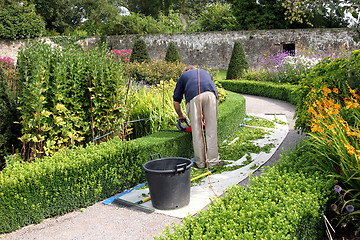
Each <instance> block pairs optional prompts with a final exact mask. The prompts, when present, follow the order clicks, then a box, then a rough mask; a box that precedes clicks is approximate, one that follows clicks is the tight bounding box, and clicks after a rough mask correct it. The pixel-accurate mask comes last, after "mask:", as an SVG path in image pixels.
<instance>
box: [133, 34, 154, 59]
mask: <svg viewBox="0 0 360 240" xmlns="http://www.w3.org/2000/svg"><path fill="white" fill-rule="evenodd" d="M130 62H138V63H142V62H151V59H150V55H149V52H148V49H147V46H146V43H145V41H144V39H142V38H136V39H135V40H134V43H133V46H132V53H131V56H130Z"/></svg>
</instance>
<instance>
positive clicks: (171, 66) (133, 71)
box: [125, 61, 185, 85]
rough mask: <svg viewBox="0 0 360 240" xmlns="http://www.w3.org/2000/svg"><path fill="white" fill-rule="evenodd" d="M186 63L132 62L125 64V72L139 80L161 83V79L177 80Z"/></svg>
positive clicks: (152, 83) (151, 83) (148, 82)
mask: <svg viewBox="0 0 360 240" xmlns="http://www.w3.org/2000/svg"><path fill="white" fill-rule="evenodd" d="M184 67H185V65H184V64H183V63H181V62H165V61H164V62H142V63H139V62H137V61H136V62H130V63H128V64H126V65H125V72H126V74H127V75H129V76H131V77H132V78H133V79H134V80H135V81H137V82H145V83H146V84H149V85H155V84H159V83H160V81H162V80H165V81H169V80H170V79H172V80H174V81H177V79H178V78H179V77H180V75H181V73H182V70H183V69H184Z"/></svg>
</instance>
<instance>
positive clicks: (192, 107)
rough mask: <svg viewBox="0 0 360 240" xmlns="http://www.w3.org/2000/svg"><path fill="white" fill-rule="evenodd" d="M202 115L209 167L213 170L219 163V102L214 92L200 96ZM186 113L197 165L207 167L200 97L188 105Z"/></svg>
mask: <svg viewBox="0 0 360 240" xmlns="http://www.w3.org/2000/svg"><path fill="white" fill-rule="evenodd" d="M200 99H201V106H202V113H203V115H204V119H205V133H206V134H205V136H206V137H205V139H206V146H207V148H206V151H207V160H208V164H209V165H208V167H209V168H211V167H213V166H214V165H216V164H217V163H218V162H219V152H218V144H217V114H218V101H217V99H216V96H215V94H214V93H213V92H203V93H201V94H200ZM186 112H187V115H188V116H189V118H190V122H191V131H192V140H193V147H194V155H195V156H194V158H195V164H196V165H197V167H198V168H205V167H206V160H205V147H204V139H203V135H202V129H201V111H200V103H199V95H198V96H196V97H194V98H193V99H192V100H191V101H190V102H188V103H187V104H186Z"/></svg>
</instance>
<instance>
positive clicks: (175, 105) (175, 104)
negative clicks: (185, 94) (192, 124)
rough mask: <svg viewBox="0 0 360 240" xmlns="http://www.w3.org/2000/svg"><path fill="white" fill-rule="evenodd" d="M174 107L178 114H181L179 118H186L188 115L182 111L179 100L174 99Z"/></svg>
mask: <svg viewBox="0 0 360 240" xmlns="http://www.w3.org/2000/svg"><path fill="white" fill-rule="evenodd" d="M174 108H175V111H176V113H177V115H178V116H179V119H186V117H185V116H184V115H183V113H182V111H181V107H180V103H179V102H176V101H174Z"/></svg>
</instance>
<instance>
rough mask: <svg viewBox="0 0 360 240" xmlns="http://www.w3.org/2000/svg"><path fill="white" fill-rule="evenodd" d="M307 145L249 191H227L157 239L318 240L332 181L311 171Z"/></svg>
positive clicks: (253, 183) (236, 187)
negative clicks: (202, 209) (195, 214)
mask: <svg viewBox="0 0 360 240" xmlns="http://www.w3.org/2000/svg"><path fill="white" fill-rule="evenodd" d="M309 147H310V146H308V145H307V144H305V143H302V144H301V145H298V146H297V147H296V148H295V149H293V150H291V152H289V153H288V154H286V155H284V156H283V157H282V159H281V161H279V162H278V163H276V164H275V166H274V167H271V168H269V167H268V168H267V169H265V173H264V174H262V175H261V177H259V178H254V179H251V184H250V185H249V186H248V187H247V188H245V187H241V186H239V185H234V186H232V187H230V188H228V189H227V191H226V193H225V195H224V196H223V197H221V198H217V199H216V198H215V199H213V202H212V203H211V204H210V206H209V208H208V209H207V210H206V211H201V212H199V213H198V215H197V216H196V217H192V216H189V217H187V218H185V219H184V220H183V221H182V225H181V226H180V225H174V228H173V230H170V228H167V230H166V231H164V233H163V234H162V235H161V236H159V238H160V239H167V240H170V239H254V240H255V239H282V240H283V239H304V240H309V239H322V237H323V231H322V229H323V225H322V224H323V218H322V216H323V212H324V206H325V205H326V202H327V198H326V196H329V195H330V191H331V186H332V182H331V181H329V178H327V177H326V176H325V175H324V174H323V173H321V172H319V171H317V170H316V168H315V167H314V165H315V162H314V160H313V159H312V158H311V157H310V156H309V155H308V154H307V153H308V152H309Z"/></svg>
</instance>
